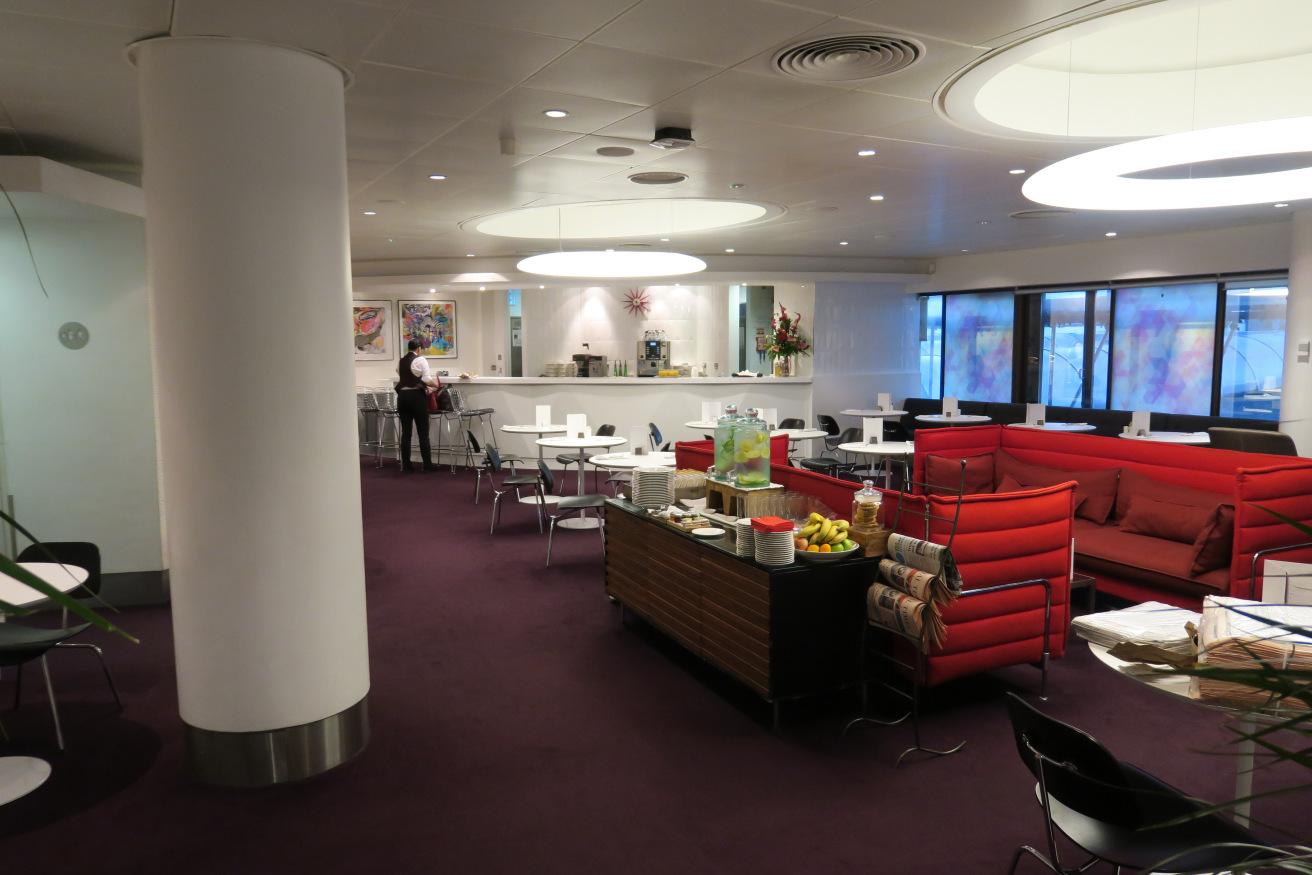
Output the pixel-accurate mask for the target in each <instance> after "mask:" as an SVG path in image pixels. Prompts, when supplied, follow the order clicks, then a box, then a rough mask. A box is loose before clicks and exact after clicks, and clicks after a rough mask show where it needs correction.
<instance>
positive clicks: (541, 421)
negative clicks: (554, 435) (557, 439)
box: [534, 404, 551, 425]
mask: <svg viewBox="0 0 1312 875" xmlns="http://www.w3.org/2000/svg"><path fill="white" fill-rule="evenodd" d="M536 418H537V422H535V423H534V424H535V425H551V405H550V404H539V405H538V406H537V416H536Z"/></svg>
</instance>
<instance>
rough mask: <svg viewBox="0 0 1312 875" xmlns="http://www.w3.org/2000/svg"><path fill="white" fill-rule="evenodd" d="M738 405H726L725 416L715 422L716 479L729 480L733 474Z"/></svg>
mask: <svg viewBox="0 0 1312 875" xmlns="http://www.w3.org/2000/svg"><path fill="white" fill-rule="evenodd" d="M739 419H740V417H739V416H738V405H737V404H726V405H724V415H723V416H721V417H720V418H719V419H717V420H716V421H715V479H717V480H728V479H730V475H732V474H733V452H734V443H733V439H734V434H733V430H734V426H735V425H737V424H738V420H739Z"/></svg>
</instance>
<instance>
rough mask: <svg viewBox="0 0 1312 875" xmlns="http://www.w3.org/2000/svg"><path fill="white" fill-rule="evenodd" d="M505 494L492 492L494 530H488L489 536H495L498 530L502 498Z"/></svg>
mask: <svg viewBox="0 0 1312 875" xmlns="http://www.w3.org/2000/svg"><path fill="white" fill-rule="evenodd" d="M502 495H503V493H501V492H497V491H496V490H495V489H494V490H492V528H490V529H488V530H487V533H488V534H489V535H492V534H495V533H496V530H497V519H498V518H499V517H500V515H501V496H502Z"/></svg>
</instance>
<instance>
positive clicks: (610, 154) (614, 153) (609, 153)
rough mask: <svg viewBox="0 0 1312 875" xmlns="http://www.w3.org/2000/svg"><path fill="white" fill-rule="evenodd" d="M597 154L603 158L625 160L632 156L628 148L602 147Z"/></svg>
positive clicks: (631, 151)
mask: <svg viewBox="0 0 1312 875" xmlns="http://www.w3.org/2000/svg"><path fill="white" fill-rule="evenodd" d="M597 154H598V155H600V156H602V157H603V158H627V157H629V156H630V155H632V154H633V150H632V149H630V148H629V147H628V146H602V147H601V148H600V149H598V150H597Z"/></svg>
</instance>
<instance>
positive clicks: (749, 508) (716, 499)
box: [706, 477, 784, 517]
mask: <svg viewBox="0 0 1312 875" xmlns="http://www.w3.org/2000/svg"><path fill="white" fill-rule="evenodd" d="M783 488H784V487H783V485H782V484H779V483H771V484H770V485H769V486H760V487H757V488H756V489H740V488H739V487H737V486H734V485H733V484H732V483H725V482H723V481H721V480H714V479H712V478H710V477H707V478H706V509H707V510H711V511H718V512H720V513H722V514H726V515H727V516H747V517H752V516H761V515H762V514H763V512H764V510H765V508H764V505H765V503H766V501H767V500H768V499H769V498H770V497H772V496H773V495H775V491H776V490H779V489H783Z"/></svg>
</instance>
